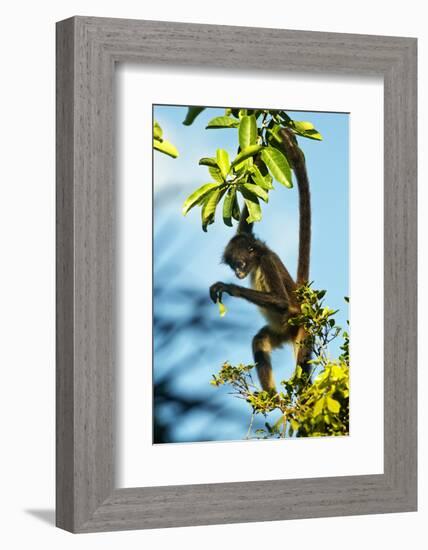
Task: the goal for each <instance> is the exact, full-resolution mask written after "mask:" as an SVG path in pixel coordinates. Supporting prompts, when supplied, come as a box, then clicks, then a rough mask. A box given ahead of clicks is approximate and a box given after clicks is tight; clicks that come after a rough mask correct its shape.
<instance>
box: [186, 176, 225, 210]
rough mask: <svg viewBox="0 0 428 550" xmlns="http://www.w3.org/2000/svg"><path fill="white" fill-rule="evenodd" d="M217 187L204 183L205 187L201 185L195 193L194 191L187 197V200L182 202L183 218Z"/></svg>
mask: <svg viewBox="0 0 428 550" xmlns="http://www.w3.org/2000/svg"><path fill="white" fill-rule="evenodd" d="M218 186H219V184H218V183H206V184H205V185H202V186H201V187H199V188H198V189H196V191H194V192H193V193H192V194H191V195H189V196H188V197H187V199H186V200H185V201H184V204H183V210H182V212H183V215H184V216H185V215H186V214H187V212H189V210H190V209H191V208H193V207H194V206H196V205H197V204H198V203H199V202H200V201H201V200H203V199H204V198H206V197H207V195H208V194H209V193H211V191H213V190H214V189H216V188H217V187H218Z"/></svg>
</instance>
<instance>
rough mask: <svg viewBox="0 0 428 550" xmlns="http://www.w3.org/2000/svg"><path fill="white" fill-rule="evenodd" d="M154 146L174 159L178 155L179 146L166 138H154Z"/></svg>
mask: <svg viewBox="0 0 428 550" xmlns="http://www.w3.org/2000/svg"><path fill="white" fill-rule="evenodd" d="M153 148H154V149H156V150H157V151H160V152H161V153H165V154H166V155H168V156H170V157H172V158H174V159H176V158H177V157H178V151H177V148H176V147H175V146H174V145H173V144H172V143H170V142H169V141H167V140H166V139H164V140H162V141H161V140H160V139H157V138H154V139H153Z"/></svg>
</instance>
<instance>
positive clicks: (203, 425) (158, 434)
mask: <svg viewBox="0 0 428 550" xmlns="http://www.w3.org/2000/svg"><path fill="white" fill-rule="evenodd" d="M152 112H153V443H154V444H164V443H189V442H207V441H228V440H229V441H230V440H233V441H237V440H266V439H287V440H290V439H297V438H302V437H325V436H348V435H349V396H350V369H349V366H350V359H349V357H350V354H349V348H350V326H349V306H350V302H351V300H352V296H350V295H349V253H350V251H349V117H350V115H349V113H345V112H319V111H318V112H317V111H307V110H306V111H302V110H299V109H298V105H293V106H290V107H287V106H285V107H284V109H283V110H282V109H281V110H280V109H269V108H267V107H266V106H261V107H257V108H255V107H254V106H253V107H251V108H249V107H243V106H194V105H190V106H189V105H165V104H155V105H153V110H152Z"/></svg>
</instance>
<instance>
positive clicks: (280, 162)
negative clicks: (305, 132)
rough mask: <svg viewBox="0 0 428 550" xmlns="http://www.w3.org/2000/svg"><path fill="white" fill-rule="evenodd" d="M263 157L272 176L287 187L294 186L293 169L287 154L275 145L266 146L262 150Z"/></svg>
mask: <svg viewBox="0 0 428 550" xmlns="http://www.w3.org/2000/svg"><path fill="white" fill-rule="evenodd" d="M261 156H262V159H263V161H264V163H265V164H266V166H267V167H268V169H269V171H270V173H271V174H272V176H273V177H274V178H275V179H276V180H277V181H279V183H281V184H282V185H285V187H289V188H290V187H293V184H292V182H291V169H290V165H289V164H288V160H287V159H286V158H285V156H284V155H283V154H282V153H281V151H278V149H275V148H274V147H265V148H264V149H263V150H262V152H261Z"/></svg>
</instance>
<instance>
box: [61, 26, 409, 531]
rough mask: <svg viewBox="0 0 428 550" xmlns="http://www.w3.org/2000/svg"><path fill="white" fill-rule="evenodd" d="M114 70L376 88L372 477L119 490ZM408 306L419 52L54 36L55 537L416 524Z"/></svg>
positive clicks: (397, 44) (352, 41)
mask: <svg viewBox="0 0 428 550" xmlns="http://www.w3.org/2000/svg"><path fill="white" fill-rule="evenodd" d="M123 61H126V62H137V63H140V64H147V65H149V64H163V65H167V64H173V65H174V66H177V65H182V66H192V67H196V68H197V67H201V66H202V65H204V66H205V67H206V66H207V65H209V66H210V67H220V68H222V67H225V68H234V69H236V68H245V69H246V70H251V71H253V72H254V77H255V78H257V77H260V76H262V75H263V71H264V70H266V69H269V70H270V71H278V72H281V71H299V72H306V71H309V72H325V71H330V72H336V73H342V74H343V73H348V74H361V75H370V74H371V75H381V76H383V78H384V92H385V113H384V114H385V126H384V131H385V138H386V139H385V158H384V160H385V174H384V184H385V207H384V219H385V234H384V250H385V272H384V273H385V275H384V277H385V311H384V334H385V350H384V357H385V362H384V379H385V384H384V387H385V394H384V405H385V424H384V438H385V440H384V449H385V457H384V473H383V474H382V475H364V476H349V477H333V478H316V479H298V480H273V481H252V482H246V483H217V484H206V485H190V486H189V485H182V486H166V487H150V488H144V487H141V488H129V489H117V488H115V486H114V457H115V433H114V425H115V424H114V394H115V388H114V364H115V349H114V342H115V326H114V320H115V308H114V295H115V294H114V290H115V263H114V254H115V234H114V233H115V230H114V227H115V188H114V179H113V174H114V170H113V159H114V129H113V102H114V95H113V92H114V86H113V81H114V67H115V63H116V62H123ZM368 131H370V129H368ZM147 161H148V162H149V159H147ZM373 184H374V185H375V184H376V182H373ZM148 269H149V266H148ZM369 277H370V276H369V275H368V284H369V283H370V278H369ZM416 299H417V292H416V39H413V38H399V37H386V36H364V35H352V34H331V33H320V32H302V31H289V30H277V29H260V28H244V27H229V26H213V25H194V24H182V23H168V22H155V21H134V20H121V19H103V18H90V17H73V18H71V19H67V20H65V21H61V22H59V23H58V24H57V448H56V449H57V525H58V526H59V527H61V528H63V529H67V530H69V531H72V532H92V531H107V530H119V529H142V528H157V527H173V526H184V525H203V524H215V523H235V522H250V521H267V520H282V519H291V518H310V517H319V516H339V515H351V514H373V513H382V512H404V511H413V510H416V506H417V451H416V441H417V439H416V429H417V422H416V383H417V380H416V358H417V354H416ZM373 368H376V365H373Z"/></svg>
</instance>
